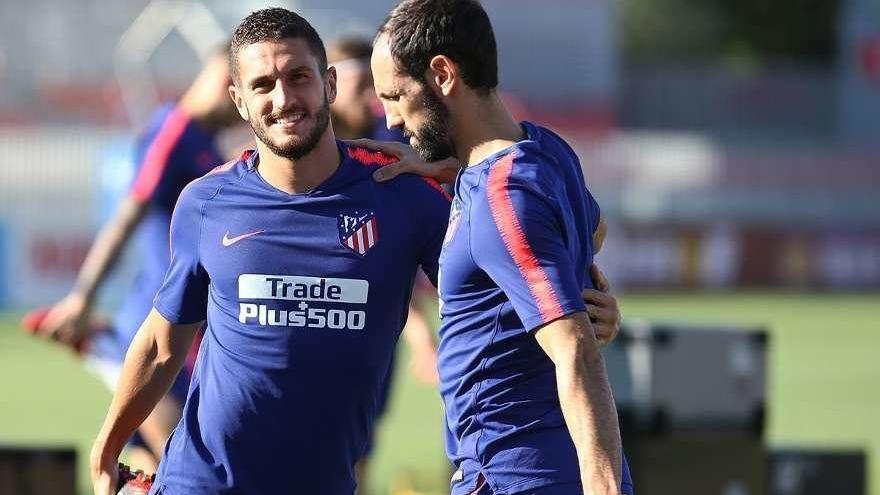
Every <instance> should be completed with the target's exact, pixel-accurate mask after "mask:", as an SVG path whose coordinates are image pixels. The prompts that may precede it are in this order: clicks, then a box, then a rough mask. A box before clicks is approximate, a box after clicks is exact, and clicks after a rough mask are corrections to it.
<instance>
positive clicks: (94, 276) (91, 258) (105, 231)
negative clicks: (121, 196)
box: [73, 198, 146, 302]
mask: <svg viewBox="0 0 880 495" xmlns="http://www.w3.org/2000/svg"><path fill="white" fill-rule="evenodd" d="M145 208H146V207H145V206H144V205H142V204H140V203H138V202H137V201H136V200H134V199H131V198H127V199H125V200H124V201H123V203H122V204H121V205H120V207H119V209H118V210H117V211H116V214H115V215H114V216H113V218H112V219H111V220H110V221H109V222H108V223H107V224H106V225H105V226H104V228H102V229H101V231H100V232H99V233H98V237H97V238H96V239H95V242H94V243H93V244H92V247H91V249H89V252H88V254H87V255H86V259H85V261H84V262H83V265H82V267H81V268H80V270H79V273H78V274H77V277H76V283H75V284H74V288H73V291H74V292H76V293H78V294H80V295H81V296H83V297H84V298H85V299H86V301H88V302H91V301H93V300H94V298H95V294H96V293H97V290H98V287H99V286H100V285H101V282H102V281H103V280H104V278H105V277H106V276H107V273H109V272H110V270H111V269H112V268H113V266H114V265H115V264H116V261H117V260H118V259H119V255H120V253H122V250H123V248H124V247H125V245H126V244H127V243H128V240H129V239H130V238H131V236H132V234H133V233H134V230H135V229H136V228H137V226H138V224H139V223H140V221H141V219H142V218H143V214H144V211H145Z"/></svg>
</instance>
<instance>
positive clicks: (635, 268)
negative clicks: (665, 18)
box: [0, 0, 880, 306]
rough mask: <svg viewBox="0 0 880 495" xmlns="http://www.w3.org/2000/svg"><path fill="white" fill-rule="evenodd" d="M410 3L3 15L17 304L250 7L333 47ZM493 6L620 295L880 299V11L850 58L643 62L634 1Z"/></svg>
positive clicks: (858, 35)
mask: <svg viewBox="0 0 880 495" xmlns="http://www.w3.org/2000/svg"><path fill="white" fill-rule="evenodd" d="M394 3H395V2H394V1H393V0H383V1H375V2H361V1H357V0H322V1H318V0H300V1H292V0H287V1H281V2H264V1H258V0H202V1H195V0H130V1H126V2H115V1H112V0H84V1H78V2H65V1H61V0H32V1H30V2H3V3H2V4H0V146H2V147H3V151H4V153H3V154H2V155H0V156H2V158H0V160H2V163H0V305H14V306H23V305H32V304H37V303H43V302H46V301H47V300H50V299H52V298H54V297H57V296H59V295H61V294H63V293H64V291H66V289H67V288H68V285H69V283H70V282H71V280H72V277H73V274H74V272H75V269H76V267H77V266H78V264H79V261H80V260H81V258H82V256H83V255H84V252H85V249H86V248H87V246H88V243H89V241H90V239H91V236H92V235H93V233H94V231H95V230H96V228H97V224H98V222H99V220H100V219H101V218H102V211H103V210H106V208H107V201H106V198H107V197H108V194H107V192H106V189H107V188H106V187H103V186H102V184H104V185H107V184H115V186H114V187H115V188H116V189H117V190H118V189H119V187H121V185H122V184H124V182H125V177H126V176H127V175H126V173H127V172H126V168H125V167H126V165H125V162H126V161H125V159H124V157H125V149H126V146H127V144H126V143H128V140H129V139H130V136H131V133H132V130H133V129H137V128H138V127H139V126H140V125H141V123H142V122H143V120H144V119H145V117H146V115H148V114H149V112H150V111H151V109H152V108H153V107H154V106H155V105H156V104H157V103H158V102H161V101H163V100H167V99H172V98H174V97H176V95H177V94H179V92H180V91H182V90H183V89H184V88H185V87H186V85H187V84H188V82H189V80H190V78H192V77H193V76H194V75H195V73H196V71H197V70H198V66H199V62H200V59H202V58H203V57H205V56H206V55H207V54H208V53H210V51H211V50H213V49H214V48H215V47H216V46H217V45H218V44H220V43H223V42H224V41H225V40H226V37H227V36H228V33H229V31H230V30H231V29H232V27H233V26H235V24H236V23H237V22H238V21H239V20H240V19H241V18H242V17H243V16H245V15H246V14H247V13H248V12H250V11H252V10H256V9H259V8H262V7H265V6H267V5H269V4H272V5H277V4H280V5H284V6H287V7H291V8H294V9H296V10H299V11H301V12H302V13H303V14H304V15H305V16H306V17H308V18H309V19H310V20H311V21H312V22H313V23H314V24H315V26H316V28H317V29H318V30H319V32H320V33H321V34H322V36H323V37H324V38H325V39H331V38H333V37H335V36H337V35H339V34H343V33H346V34H348V33H352V32H355V33H357V32H360V33H363V34H364V35H367V36H371V35H372V34H373V33H374V31H375V28H376V26H378V25H379V23H381V21H382V20H383V18H384V16H385V15H386V13H387V11H388V10H389V9H390V8H391V7H392V6H393V5H394ZM483 3H484V5H485V6H486V8H487V10H488V11H489V14H490V16H492V19H493V23H494V25H495V28H496V35H497V38H498V43H499V47H500V50H499V57H500V59H499V65H500V71H501V79H502V82H503V85H502V87H501V90H502V91H503V92H504V94H505V95H506V96H507V97H508V99H509V101H511V102H512V103H514V105H513V106H514V107H515V110H516V113H517V114H518V115H519V116H521V117H526V118H529V119H532V120H535V121H537V122H541V123H544V124H546V125H548V126H550V127H551V128H554V129H555V130H557V131H559V132H560V133H561V134H563V135H565V136H566V137H567V138H568V139H569V140H570V142H571V143H572V144H573V145H574V147H575V148H576V149H577V151H578V152H579V154H580V156H581V158H582V162H583V165H584V169H585V173H586V176H587V179H588V182H589V184H590V187H591V190H592V191H593V192H594V194H595V195H596V196H597V197H598V198H599V200H600V203H601V204H602V206H603V210H604V212H605V213H606V214H607V216H608V218H609V219H610V220H611V223H612V230H611V234H610V235H611V238H610V241H609V243H608V244H607V245H606V248H605V250H604V252H603V253H602V255H601V256H600V260H601V262H602V263H603V265H604V266H605V268H606V271H607V272H608V273H609V274H610V275H611V276H612V279H613V280H614V281H615V283H616V285H617V286H618V287H624V288H643V287H648V288H670V287H682V288H688V287H691V288H719V289H726V288H733V287H741V286H785V287H807V288H877V287H880V249H878V246H880V201H877V200H876V193H875V192H874V191H876V190H877V189H878V187H880V172H878V165H880V144H878V142H880V139H877V138H876V137H875V135H876V134H877V129H880V12H878V10H880V9H878V7H877V3H876V2H875V1H873V0H840V5H841V8H840V12H839V15H838V16H837V17H836V19H837V21H836V22H837V24H836V25H835V26H834V31H835V33H836V40H837V42H836V48H835V50H834V51H833V53H832V54H831V55H830V56H829V57H830V58H831V61H830V63H823V64H816V63H805V62H804V61H802V60H798V59H795V58H785V57H776V58H773V59H772V60H771V61H770V62H769V63H764V64H761V65H755V64H747V63H746V64H742V63H740V64H722V63H717V62H713V61H712V60H711V59H707V58H706V57H704V58H687V57H675V56H671V57H670V56H667V57H657V58H633V59H628V58H626V57H625V55H624V53H625V50H624V49H623V44H624V40H623V39H624V38H625V34H626V33H624V31H625V30H624V29H622V27H621V26H624V25H626V21H627V19H626V18H624V16H633V15H634V14H633V13H632V12H630V11H628V10H627V9H625V8H623V7H621V5H628V4H627V3H626V2H619V1H614V0H591V1H589V2H572V1H570V0H550V1H546V2H542V3H541V5H540V8H536V5H535V4H534V2H526V1H525V0H484V2H483ZM679 3H681V4H686V3H687V2H679ZM629 4H632V5H636V6H645V5H646V4H644V3H640V2H629ZM676 15H677V14H676ZM694 19H696V20H694ZM694 19H691V21H693V22H691V24H689V25H687V26H685V24H684V22H685V20H686V19H684V20H682V19H679V18H678V17H676V16H670V22H673V23H676V22H677V23H678V24H673V25H672V27H671V28H670V29H673V30H675V29H678V30H684V31H686V32H685V33H683V34H684V35H683V37H682V39H684V40H685V42H687V40H689V39H694V40H699V38H698V37H696V36H692V35H691V32H690V31H689V30H693V29H694V26H695V25H697V26H698V25H699V22H708V21H706V20H705V19H703V20H700V18H699V17H695V18H694ZM639 27H640V26H636V30H638V28H639ZM693 43H696V41H693ZM108 149H109V150H110V151H108ZM108 156H109V157H108ZM102 163H103V164H104V165H101V164H102ZM108 164H109V165H108ZM102 187H103V189H104V190H103V191H102ZM110 189H113V188H112V187H111V188H110ZM13 287H14V290H13Z"/></svg>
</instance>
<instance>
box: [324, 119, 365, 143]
mask: <svg viewBox="0 0 880 495" xmlns="http://www.w3.org/2000/svg"><path fill="white" fill-rule="evenodd" d="M331 120H332V121H333V130H334V132H335V133H336V137H337V138H338V139H359V138H362V137H365V136H367V135H369V133H370V131H371V130H372V129H371V128H369V127H367V128H363V127H356V126H353V125H349V124H348V122H346V121H345V119H343V118H341V117H339V116H338V115H335V116H332V117H331Z"/></svg>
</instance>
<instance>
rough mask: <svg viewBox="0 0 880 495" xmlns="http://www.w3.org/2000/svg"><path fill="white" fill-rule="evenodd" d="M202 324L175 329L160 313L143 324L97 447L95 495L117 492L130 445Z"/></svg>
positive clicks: (93, 470) (93, 462) (93, 459)
mask: <svg viewBox="0 0 880 495" xmlns="http://www.w3.org/2000/svg"><path fill="white" fill-rule="evenodd" d="M202 325H203V322H197V323H190V324H184V325H174V324H172V323H171V322H169V321H168V320H166V319H165V317H163V316H162V315H161V314H160V313H159V312H158V311H156V310H155V309H154V310H152V311H151V312H150V314H149V315H148V316H147V319H146V320H145V321H144V323H143V325H141V328H140V330H138V333H137V335H136V336H135V338H134V341H133V342H132V344H131V347H129V349H128V353H127V354H126V356H125V364H124V365H123V368H122V374H121V375H120V377H119V383H118V384H117V386H116V392H115V394H114V395H113V401H112V402H111V404H110V410H109V411H108V412H107V417H106V418H105V419H104V425H103V426H102V427H101V431H100V432H99V433H98V437H97V438H96V439H95V443H94V445H93V446H92V453H91V477H92V485H93V486H94V489H95V494H96V495H111V494H115V493H116V491H115V489H116V481H117V480H116V477H117V472H116V469H117V462H118V460H119V454H120V452H122V448H123V446H124V445H125V442H126V441H128V438H129V437H130V436H131V435H132V433H134V431H135V430H136V429H137V427H138V426H140V424H141V423H142V422H143V421H144V419H146V417H147V416H148V415H149V414H150V412H152V410H153V408H154V407H155V406H156V404H157V403H158V402H159V400H160V399H161V398H162V397H163V396H164V395H165V394H166V393H168V390H169V389H170V388H171V384H172V383H173V381H174V378H175V377H176V376H177V373H178V372H179V371H180V369H181V368H182V367H183V363H184V361H185V360H186V356H187V353H188V352H189V348H190V346H191V345H192V342H193V339H194V338H195V335H196V333H197V332H198V331H199V329H200V328H201V327H202Z"/></svg>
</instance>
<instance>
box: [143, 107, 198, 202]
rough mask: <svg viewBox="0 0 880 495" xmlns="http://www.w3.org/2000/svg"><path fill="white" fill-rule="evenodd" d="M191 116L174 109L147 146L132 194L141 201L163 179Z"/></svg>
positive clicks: (144, 200) (151, 192)
mask: <svg viewBox="0 0 880 495" xmlns="http://www.w3.org/2000/svg"><path fill="white" fill-rule="evenodd" d="M189 122H190V117H189V115H187V114H186V113H184V112H183V111H181V110H179V109H174V110H173V111H172V112H171V114H170V115H169V116H168V117H167V118H166V119H165V122H163V123H162V126H161V127H160V128H159V132H158V133H156V137H155V138H154V139H153V141H152V142H151V143H150V145H149V147H148V148H147V152H146V153H145V154H144V163H143V166H142V167H141V169H140V172H138V175H137V178H136V179H135V181H134V184H133V185H132V188H131V195H132V196H134V197H135V199H137V200H138V201H140V202H146V201H147V200H149V199H150V197H151V196H152V195H153V193H155V192H156V188H157V187H158V186H159V182H160V181H161V180H162V174H164V173H165V169H166V168H168V159H169V158H170V156H171V152H172V151H173V150H174V146H176V145H177V142H178V141H179V140H180V136H182V135H183V132H184V131H185V130H186V126H187V125H189Z"/></svg>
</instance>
